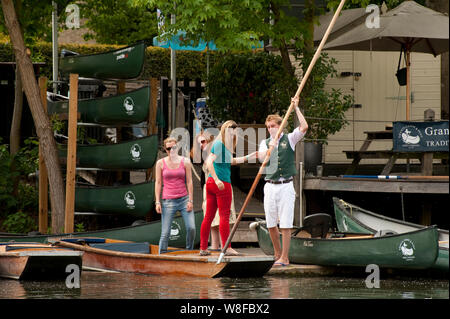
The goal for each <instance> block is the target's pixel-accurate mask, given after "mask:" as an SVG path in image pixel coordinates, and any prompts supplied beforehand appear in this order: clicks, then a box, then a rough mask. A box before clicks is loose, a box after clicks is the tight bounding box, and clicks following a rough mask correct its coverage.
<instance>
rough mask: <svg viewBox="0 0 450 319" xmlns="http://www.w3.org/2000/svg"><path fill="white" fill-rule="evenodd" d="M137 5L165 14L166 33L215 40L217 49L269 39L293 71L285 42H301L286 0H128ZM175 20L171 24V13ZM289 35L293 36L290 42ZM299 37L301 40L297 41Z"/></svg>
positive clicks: (242, 47) (249, 45)
mask: <svg viewBox="0 0 450 319" xmlns="http://www.w3.org/2000/svg"><path fill="white" fill-rule="evenodd" d="M130 1H131V2H132V3H134V4H135V5H137V6H142V5H146V6H147V5H151V6H153V7H154V8H158V9H160V10H161V12H162V14H163V15H164V16H165V23H164V31H165V32H166V33H167V36H168V37H169V35H170V34H176V33H177V31H178V30H184V31H185V32H186V41H194V42H197V41H198V40H199V39H203V40H205V41H214V43H215V44H216V46H217V47H218V49H219V51H229V50H233V49H234V50H246V49H247V50H248V49H250V48H252V46H253V47H255V46H257V44H258V41H260V40H263V39H265V40H269V39H271V40H272V45H273V46H274V47H275V48H278V49H279V50H280V52H281V57H282V60H283V66H284V68H285V69H286V71H288V72H289V74H292V75H293V74H294V69H293V67H292V63H291V61H290V59H289V54H288V51H287V50H288V45H293V46H298V45H300V46H301V45H302V42H301V39H302V36H301V35H302V25H301V24H300V22H299V21H298V19H297V18H295V17H290V16H287V15H286V14H285V13H284V11H283V10H282V9H281V7H282V6H284V5H289V0H251V1H250V0H246V1H225V0H183V1H167V0H130ZM171 14H175V16H176V22H175V24H171V22H170V15H171ZM291 39H296V40H297V41H294V42H292V43H291ZM298 40H300V41H298Z"/></svg>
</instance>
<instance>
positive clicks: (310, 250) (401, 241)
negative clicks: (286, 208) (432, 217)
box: [252, 214, 438, 269]
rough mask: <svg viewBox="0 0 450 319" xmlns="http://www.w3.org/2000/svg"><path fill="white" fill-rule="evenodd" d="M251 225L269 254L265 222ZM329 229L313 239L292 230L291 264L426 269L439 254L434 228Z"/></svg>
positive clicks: (262, 246)
mask: <svg viewBox="0 0 450 319" xmlns="http://www.w3.org/2000/svg"><path fill="white" fill-rule="evenodd" d="M316 215H325V214H314V215H310V216H307V217H306V218H308V217H311V216H313V218H314V217H316ZM328 216H329V215H328ZM306 218H305V220H306ZM330 221H331V217H330ZM252 226H253V228H255V229H256V231H257V236H258V243H259V246H260V247H261V249H262V250H263V252H264V253H265V254H269V255H272V254H273V246H272V241H271V239H270V236H269V232H268V230H267V228H266V226H265V222H264V221H261V220H260V221H258V222H256V223H255V225H252ZM297 230H299V229H297ZM328 230H329V227H327V228H326V229H325V235H324V236H323V237H316V236H315V235H313V237H314V238H311V233H309V232H307V231H305V230H302V231H300V232H298V233H297V234H296V231H294V232H293V236H292V237H291V245H290V250H289V260H290V262H292V263H296V264H312V265H322V266H355V267H366V266H367V265H369V264H376V265H378V266H379V267H380V268H392V269H396V268H399V269H426V268H429V267H430V266H432V265H433V264H434V262H435V261H436V258H437V255H438V245H437V237H438V232H437V229H436V227H433V226H432V227H427V228H425V229H420V230H416V231H412V232H408V233H404V234H396V235H388V236H382V237H374V235H373V234H368V235H366V234H351V233H339V232H334V233H331V232H328Z"/></svg>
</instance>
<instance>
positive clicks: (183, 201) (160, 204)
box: [155, 137, 195, 254]
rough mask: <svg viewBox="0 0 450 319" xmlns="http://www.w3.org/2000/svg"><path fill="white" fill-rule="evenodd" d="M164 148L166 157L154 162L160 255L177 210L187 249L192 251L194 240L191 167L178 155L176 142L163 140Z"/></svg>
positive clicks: (187, 161) (171, 139)
mask: <svg viewBox="0 0 450 319" xmlns="http://www.w3.org/2000/svg"><path fill="white" fill-rule="evenodd" d="M164 149H165V150H166V152H167V156H166V157H164V158H162V159H160V160H158V162H156V183H155V198H156V212H157V213H158V214H161V238H160V240H159V253H160V254H161V253H165V252H167V246H168V243H169V237H170V230H171V225H172V220H173V216H174V215H175V213H176V212H177V211H180V212H181V216H182V217H183V220H184V225H185V227H186V249H191V250H192V249H194V239H195V216H194V213H193V201H192V197H193V184H192V164H191V162H190V160H189V158H185V157H183V156H179V155H178V148H177V140H176V139H174V138H171V137H169V138H167V139H165V140H164ZM161 189H162V194H161ZM161 200H162V201H161Z"/></svg>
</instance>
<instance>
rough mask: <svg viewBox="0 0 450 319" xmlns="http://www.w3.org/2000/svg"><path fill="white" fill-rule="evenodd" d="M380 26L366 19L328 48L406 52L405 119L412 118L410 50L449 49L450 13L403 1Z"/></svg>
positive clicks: (436, 53)
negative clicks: (368, 22)
mask: <svg viewBox="0 0 450 319" xmlns="http://www.w3.org/2000/svg"><path fill="white" fill-rule="evenodd" d="M379 26H380V27H379V28H369V27H368V26H366V23H365V21H363V22H361V23H359V24H358V25H356V26H355V27H353V28H351V29H350V30H349V31H347V32H345V33H343V34H342V35H340V36H338V37H336V38H335V39H333V40H332V41H330V42H329V43H328V44H326V45H325V46H324V49H326V50H356V51H400V50H402V48H404V50H405V52H406V120H410V64H411V63H410V55H411V52H422V53H430V54H433V55H434V56H437V55H439V54H441V53H443V52H446V51H448V39H449V37H448V35H449V30H448V27H449V24H448V16H447V15H445V14H443V13H440V12H436V11H434V10H431V9H429V8H426V7H424V6H421V5H419V4H418V3H416V2H414V1H405V2H402V3H401V4H400V5H399V6H397V7H396V8H394V9H392V10H389V11H387V12H386V13H385V14H381V15H380V25H379Z"/></svg>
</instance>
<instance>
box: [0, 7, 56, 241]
mask: <svg viewBox="0 0 450 319" xmlns="http://www.w3.org/2000/svg"><path fill="white" fill-rule="evenodd" d="M1 4H2V10H3V15H4V19H5V20H4V21H5V26H6V28H7V30H8V32H9V36H10V39H11V42H12V45H13V49H14V53H15V57H16V62H17V65H19V71H20V77H21V78H22V82H23V83H22V84H23V88H24V91H25V95H26V97H27V100H28V104H29V106H30V110H31V114H32V116H33V120H34V124H35V127H36V133H37V135H38V138H39V143H40V145H41V146H42V148H43V156H44V161H45V164H46V166H47V170H48V178H49V184H50V200H51V205H52V231H53V232H59V231H61V230H62V229H63V227H64V184H63V179H62V174H61V169H60V166H59V159H58V154H57V150H56V142H55V140H54V137H53V131H52V127H51V124H50V121H49V118H48V116H47V114H45V112H44V109H43V107H42V102H41V98H40V91H39V87H38V84H37V82H36V80H35V79H36V75H35V73H34V69H33V64H32V62H31V58H30V57H29V56H28V54H27V48H26V46H25V40H24V36H23V33H22V30H21V28H20V23H19V20H18V18H17V15H16V11H15V8H14V5H13V2H12V0H1Z"/></svg>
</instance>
